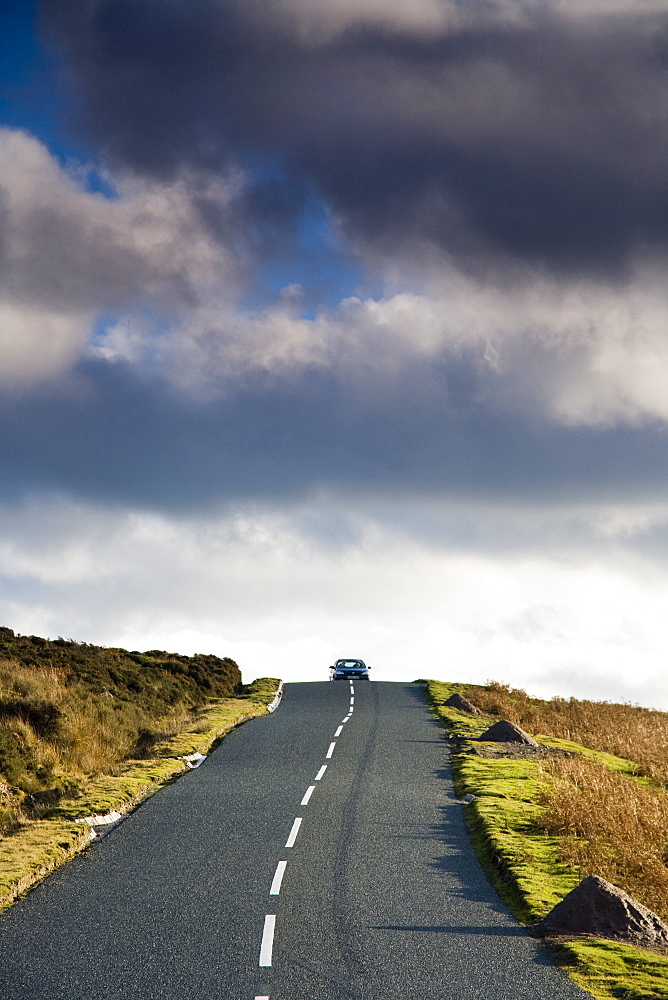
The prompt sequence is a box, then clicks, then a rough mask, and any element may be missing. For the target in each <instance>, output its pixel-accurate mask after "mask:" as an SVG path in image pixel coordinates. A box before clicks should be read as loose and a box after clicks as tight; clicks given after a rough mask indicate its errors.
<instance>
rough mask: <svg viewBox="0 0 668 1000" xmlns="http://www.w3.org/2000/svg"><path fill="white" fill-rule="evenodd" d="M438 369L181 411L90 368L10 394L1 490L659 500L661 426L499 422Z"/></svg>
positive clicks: (461, 379)
mask: <svg viewBox="0 0 668 1000" xmlns="http://www.w3.org/2000/svg"><path fill="white" fill-rule="evenodd" d="M436 374H437V376H438V377H435V373H434V371H433V369H432V371H431V373H427V372H425V370H424V368H422V367H420V366H419V365H416V366H415V367H414V368H413V369H412V370H410V369H405V370H404V371H403V373H402V375H401V378H400V380H399V379H397V384H396V386H394V387H388V386H387V385H386V386H385V387H384V392H383V396H384V398H383V399H380V398H379V397H378V396H374V394H373V392H369V394H368V395H367V394H365V393H360V391H359V387H356V388H355V387H350V386H346V384H345V383H343V382H342V381H340V380H337V379H336V378H335V377H334V376H332V375H323V374H311V375H310V376H309V377H306V378H301V379H300V380H299V381H298V382H297V381H292V380H291V379H290V378H285V379H283V380H280V379H276V378H274V379H272V380H271V382H267V381H266V380H265V379H263V378H262V377H256V378H253V379H250V378H249V379H247V380H246V382H245V384H244V385H239V384H237V385H236V387H234V388H232V389H230V391H229V392H228V393H227V394H226V395H225V396H224V397H223V398H219V399H217V400H214V401H210V402H208V403H202V402H199V403H192V402H191V403H187V402H185V401H184V398H183V396H182V395H180V394H176V393H175V392H173V391H171V390H169V388H168V387H166V386H165V385H164V384H163V383H159V382H153V383H151V382H149V381H147V380H141V379H139V378H137V376H136V375H135V374H133V372H132V371H131V370H130V369H129V368H126V367H125V366H123V365H122V364H116V365H112V366H110V365H109V364H106V363H103V362H96V363H89V364H88V365H87V366H84V367H83V368H82V369H81V371H80V373H79V376H78V379H77V380H75V381H74V382H73V383H72V384H71V385H70V387H69V390H68V391H65V390H64V388H63V386H62V385H61V386H60V388H58V389H56V388H51V389H49V388H48V387H44V386H42V387H40V388H39V389H37V390H34V391H32V392H31V393H30V394H24V395H22V396H20V397H14V398H13V399H12V398H10V397H9V396H6V397H5V398H4V400H3V401H2V403H1V404H0V456H1V466H0V468H1V472H0V481H1V482H3V483H4V487H3V492H5V494H6V495H7V491H8V490H10V489H11V491H12V493H13V495H14V496H17V495H21V494H22V493H32V492H35V491H36V492H42V491H45V490H62V491H64V492H66V493H70V494H74V495H76V496H78V497H80V498H81V499H86V498H89V499H104V500H105V501H110V502H119V503H123V504H127V505H129V506H139V507H145V508H154V509H163V510H187V509H191V510H192V509H197V508H200V509H206V508H207V507H210V506H215V505H217V504H219V503H221V502H223V503H224V502H225V501H236V500H239V499H254V498H255V499H258V500H267V499H269V500H271V501H275V502H279V503H280V501H281V500H286V499H295V498H300V497H308V496H309V495H313V493H314V492H317V491H318V490H321V489H324V490H325V491H327V492H328V493H334V494H335V495H339V496H340V497H343V498H344V499H345V498H346V497H349V498H350V499H351V500H352V499H353V498H355V497H364V496H366V495H378V494H381V493H387V492H388V491H389V493H390V494H391V495H394V496H400V495H401V494H402V493H403V494H405V495H406V496H407V497H408V496H410V495H412V496H414V497H416V496H420V495H423V496H429V495H431V494H432V493H433V495H439V496H441V497H445V496H449V497H450V498H456V497H459V498H466V497H475V498H476V499H477V501H482V502H484V501H485V499H493V500H496V501H500V500H502V499H503V498H508V499H513V498H515V499H517V498H520V499H521V500H522V502H523V503H528V504H530V503H532V502H533V501H534V500H543V501H545V500H547V501H549V502H552V501H554V502H555V503H561V502H569V503H570V502H576V501H581V500H597V501H603V502H605V501H606V500H607V499H608V497H609V493H610V491H611V490H614V496H615V497H616V499H617V500H620V499H622V498H624V499H627V500H633V499H636V500H647V499H652V498H656V497H657V496H661V495H663V494H665V488H666V485H667V483H668V471H667V470H668V461H667V459H668V438H667V437H666V435H665V434H664V433H661V432H658V431H657V432H652V431H648V430H647V429H645V430H644V432H643V433H642V434H641V433H639V432H634V431H632V430H625V431H620V430H617V431H598V432H594V431H587V430H584V431H583V430H582V429H579V430H578V431H577V432H576V431H573V430H569V429H565V428H555V427H553V426H548V425H546V424H541V423H539V422H537V421H531V422H529V421H527V420H526V419H524V418H522V417H521V416H518V415H506V416H504V415H499V414H498V413H497V414H495V415H492V414H491V413H490V412H489V411H488V410H486V409H485V408H484V407H483V406H475V405H472V404H471V399H470V397H471V394H472V393H473V392H474V387H473V385H472V382H471V378H472V376H471V372H470V371H468V370H467V367H466V364H465V363H462V364H461V366H460V370H459V372H458V373H454V372H453V371H452V369H450V371H449V374H448V373H446V372H445V371H443V372H440V373H436ZM448 380H450V382H451V384H448ZM439 381H440V391H439V387H438V385H437V382H439Z"/></svg>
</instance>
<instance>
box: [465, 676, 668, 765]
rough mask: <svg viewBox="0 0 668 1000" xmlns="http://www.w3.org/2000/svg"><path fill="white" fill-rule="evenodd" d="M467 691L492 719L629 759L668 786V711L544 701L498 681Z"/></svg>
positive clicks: (568, 700)
mask: <svg viewBox="0 0 668 1000" xmlns="http://www.w3.org/2000/svg"><path fill="white" fill-rule="evenodd" d="M462 690H463V693H464V694H465V695H466V697H467V698H469V699H470V700H471V701H472V702H473V703H474V704H475V705H477V706H478V708H480V709H481V711H483V712H485V713H486V714H489V715H494V716H498V717H499V718H503V719H509V720H510V721H511V722H514V723H515V724H516V725H519V726H521V727H522V728H523V729H526V730H527V731H528V732H530V733H533V734H536V733H539V734H542V735H544V736H556V737H560V738H561V739H566V740H573V741H574V742H575V743H581V744H582V745H583V746H586V747H591V749H592V750H602V751H604V752H605V753H612V754H615V755H616V756H618V757H625V758H627V759H628V760H632V761H635V762H636V763H637V764H638V765H639V773H640V774H642V775H645V776H646V777H649V778H652V779H653V780H654V781H658V782H663V783H666V782H668V712H659V711H656V710H655V709H650V708H639V707H637V706H634V705H626V704H614V703H612V702H607V701H580V700H578V699H577V698H570V699H566V698H553V699H552V700H551V701H542V700H541V699H539V698H530V697H529V696H528V695H527V693H526V692H525V691H522V690H520V689H516V688H510V687H509V686H508V685H506V684H498V683H496V682H490V683H488V684H487V685H486V686H485V687H477V686H470V687H468V688H463V689H462Z"/></svg>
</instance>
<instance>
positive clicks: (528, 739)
mask: <svg viewBox="0 0 668 1000" xmlns="http://www.w3.org/2000/svg"><path fill="white" fill-rule="evenodd" d="M478 739H479V740H480V741H481V742H482V743H486V742H490V743H524V745H525V746H530V747H538V746H540V744H539V743H536V741H535V739H534V738H533V737H532V736H529V734H528V733H525V732H524V730H523V729H520V727H519V726H516V725H515V724H514V723H513V722H508V720H507V719H501V721H500V722H495V723H494V725H493V726H490V727H489V729H487V730H485V732H484V733H483V734H482V736H479V737H478Z"/></svg>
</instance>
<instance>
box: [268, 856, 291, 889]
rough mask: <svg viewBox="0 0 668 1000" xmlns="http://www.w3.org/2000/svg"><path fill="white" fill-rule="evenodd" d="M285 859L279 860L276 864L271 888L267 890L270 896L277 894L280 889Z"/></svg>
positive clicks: (285, 863)
mask: <svg viewBox="0 0 668 1000" xmlns="http://www.w3.org/2000/svg"><path fill="white" fill-rule="evenodd" d="M286 865H287V861H279V862H278V865H277V866H276V872H275V874H274V880H273V882H272V883H271V889H270V890H269V895H270V896H278V894H279V893H280V891H281V882H282V881H283V876H284V875H285V866H286Z"/></svg>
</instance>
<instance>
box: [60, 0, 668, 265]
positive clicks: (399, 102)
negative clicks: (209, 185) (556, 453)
mask: <svg viewBox="0 0 668 1000" xmlns="http://www.w3.org/2000/svg"><path fill="white" fill-rule="evenodd" d="M42 9H43V22H44V24H45V26H46V29H47V32H48V35H49V37H50V38H52V39H55V40H56V44H57V46H58V47H59V50H60V51H61V52H62V53H64V55H65V63H66V67H67V72H68V73H69V78H70V81H71V82H72V84H73V86H74V87H76V89H77V90H78V93H79V94H80V95H81V97H82V98H83V109H82V110H83V114H84V118H85V120H86V121H87V127H88V129H89V135H90V136H93V137H94V139H95V141H96V142H98V143H99V144H100V145H101V147H102V148H104V149H106V151H107V153H108V155H109V156H110V157H111V158H112V160H113V161H114V162H116V163H117V164H118V163H120V164H122V165H124V166H130V167H132V168H133V169H135V170H139V171H144V172H146V173H150V174H153V175H157V176H162V177H164V176H166V175H169V174H171V173H174V172H175V171H177V170H178V169H179V168H180V167H181V166H182V165H184V164H188V165H196V166H197V167H198V168H205V169H217V168H218V167H219V166H220V165H221V164H222V163H224V162H227V161H228V160H229V159H230V158H231V159H239V158H240V159H241V160H242V161H243V162H245V163H246V164H254V165H255V166H257V165H258V163H263V164H265V165H266V163H267V162H269V161H271V159H272V157H275V158H276V160H277V161H280V163H281V164H282V165H283V167H284V168H285V173H284V175H283V178H284V180H283V182H284V184H285V185H286V186H287V188H289V193H288V194H286V195H284V196H282V198H279V199H278V201H279V202H280V201H282V202H283V207H282V211H285V210H286V206H290V203H291V198H293V197H294V192H299V191H303V190H305V188H304V187H302V185H303V183H304V180H305V179H306V180H307V181H311V182H313V183H314V184H315V185H316V187H317V189H318V190H319V191H320V192H321V193H322V194H323V195H324V196H325V197H326V198H327V199H328V200H329V201H330V203H331V204H332V205H333V207H334V208H335V210H336V211H337V212H338V213H339V215H340V217H341V218H342V219H343V221H344V224H345V225H347V227H348V231H349V232H350V233H352V234H354V235H355V236H356V237H357V238H361V239H362V240H365V241H368V242H371V243H374V244H379V245H380V246H381V247H383V248H389V247H392V246H395V244H396V242H397V240H399V241H405V240H410V239H411V238H417V239H424V238H427V239H429V240H432V241H435V242H436V243H437V244H438V245H440V246H441V247H442V248H444V249H445V250H446V251H447V252H449V253H451V254H453V255H454V256H455V257H456V258H458V259H459V260H460V263H461V264H462V265H464V264H468V265H470V266H473V265H474V264H475V263H477V262H479V261H480V260H483V261H484V260H489V259H494V258H495V257H499V256H502V257H503V256H507V257H510V258H511V259H515V258H519V259H521V260H527V261H530V262H536V263H540V264H544V265H546V266H549V267H550V268H552V269H554V270H557V271H559V272H566V273H570V272H573V271H587V270H591V271H594V272H596V273H599V274H603V273H609V274H612V275H613V276H616V275H619V274H621V273H623V272H624V268H625V265H626V264H627V262H628V259H629V255H630V254H631V253H632V252H633V251H634V250H637V249H639V248H640V249H646V248H647V247H648V246H650V247H651V246H652V245H656V244H659V245H665V243H666V242H667V241H668V180H667V179H666V173H665V162H666V154H667V152H668V115H667V113H666V112H667V104H668V102H667V99H666V93H668V89H667V85H668V11H667V12H665V13H663V14H658V13H657V12H656V10H655V11H649V12H645V13H643V10H642V7H640V6H639V7H638V11H637V12H635V13H634V12H633V11H632V10H630V12H629V13H627V14H625V15H619V14H618V15H617V16H614V17H613V16H610V15H609V16H604V15H602V14H601V15H599V16H594V15H589V16H585V15H584V14H583V15H582V16H579V17H578V16H575V14H570V15H569V14H567V13H564V12H563V10H562V12H561V13H559V12H558V11H557V10H555V9H553V8H552V7H551V5H550V4H526V5H524V7H523V8H522V9H523V11H524V13H523V17H522V18H518V19H516V21H515V22H514V23H513V22H510V21H505V22H504V21H496V22H495V21H494V20H493V19H490V18H489V17H488V16H487V14H488V11H489V9H490V8H489V6H488V5H480V8H479V9H480V16H479V18H478V21H479V23H476V21H475V19H474V18H473V17H472V16H471V15H470V8H469V17H468V21H467V23H465V24H462V25H461V26H460V27H459V28H457V29H455V28H452V29H451V30H449V31H446V30H445V29H443V30H441V31H440V32H439V31H436V30H433V31H432V32H431V33H423V34H416V33H415V32H412V33H411V32H410V31H409V30H408V29H406V28H405V27H404V28H400V27H398V26H397V25H396V24H395V25H391V24H389V25H388V24H384V25H376V26H374V25H373V24H368V23H367V24H362V25H360V24H352V25H351V26H350V27H349V28H348V30H341V31H339V32H338V33H333V34H331V36H329V37H321V38H318V39H315V40H314V39H313V38H312V37H308V36H307V35H305V33H304V32H302V33H300V32H299V31H298V30H297V29H296V28H295V27H294V25H293V24H292V22H291V21H289V19H288V18H287V17H286V16H284V17H283V19H282V20H281V19H280V18H279V17H278V16H277V10H278V9H279V8H276V7H274V5H273V4H272V3H269V0H268V3H267V4H266V5H264V6H262V5H260V6H258V5H255V4H253V3H245V4H244V3H241V2H238V3H237V2H227V3H221V2H217V0H189V2H188V3H184V2H182V0H163V2H161V3H155V2H154V0H113V2H111V0H43V2H42ZM518 9H519V8H518ZM573 10H574V11H575V13H577V10H576V7H575V5H574V8H573ZM258 203H259V204H261V203H262V198H261V197H260V198H258ZM288 214H289V212H288ZM258 218H259V219H261V216H258ZM258 224H259V223H258Z"/></svg>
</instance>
